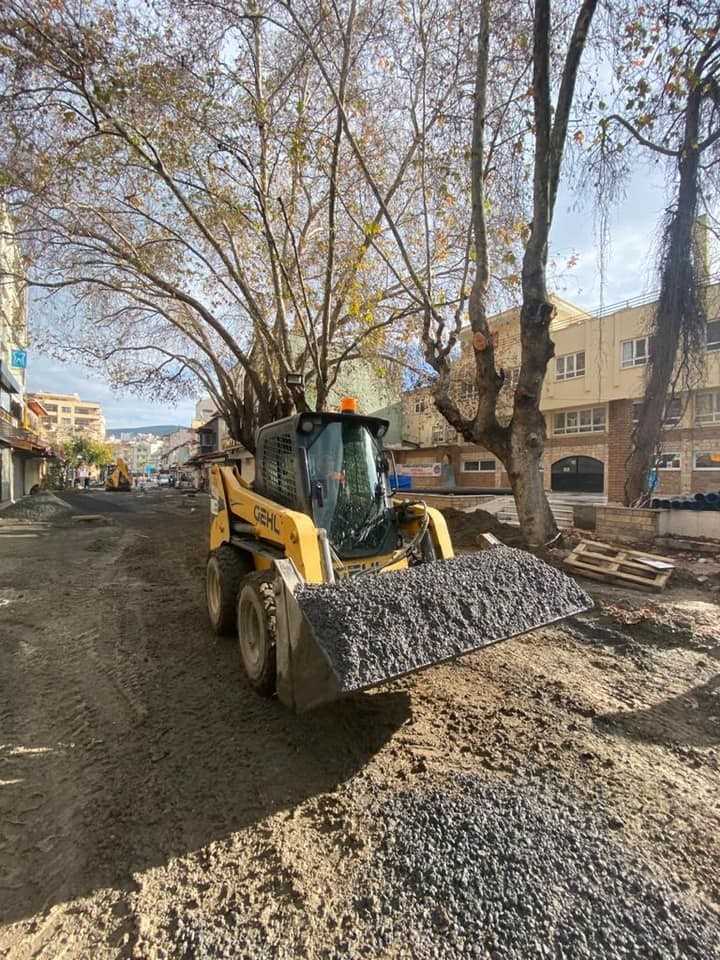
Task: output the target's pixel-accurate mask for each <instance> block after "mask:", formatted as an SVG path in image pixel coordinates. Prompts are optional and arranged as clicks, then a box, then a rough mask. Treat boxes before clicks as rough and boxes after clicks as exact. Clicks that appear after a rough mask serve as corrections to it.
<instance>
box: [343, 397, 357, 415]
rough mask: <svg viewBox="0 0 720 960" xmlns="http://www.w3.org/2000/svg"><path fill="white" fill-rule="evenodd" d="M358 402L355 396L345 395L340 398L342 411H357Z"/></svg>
mask: <svg viewBox="0 0 720 960" xmlns="http://www.w3.org/2000/svg"><path fill="white" fill-rule="evenodd" d="M357 412H358V402H357V400H356V399H355V397H343V398H342V399H341V400H340V413H357Z"/></svg>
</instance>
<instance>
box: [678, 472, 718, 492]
mask: <svg viewBox="0 0 720 960" xmlns="http://www.w3.org/2000/svg"><path fill="white" fill-rule="evenodd" d="M682 492H683V493H685V492H688V491H682ZM689 492H690V493H710V492H712V493H718V492H720V470H693V471H692V482H691V484H690V491H689Z"/></svg>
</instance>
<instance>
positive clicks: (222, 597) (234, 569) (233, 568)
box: [205, 543, 253, 637]
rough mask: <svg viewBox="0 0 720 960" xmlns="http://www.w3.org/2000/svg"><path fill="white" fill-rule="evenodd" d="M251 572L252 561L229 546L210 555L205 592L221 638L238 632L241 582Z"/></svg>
mask: <svg viewBox="0 0 720 960" xmlns="http://www.w3.org/2000/svg"><path fill="white" fill-rule="evenodd" d="M252 569H253V566H252V561H251V560H250V559H249V558H248V557H247V556H245V555H244V554H243V553H241V552H240V551H239V550H236V549H235V547H231V546H229V545H228V544H226V543H225V544H223V545H222V546H221V547H219V548H218V549H217V550H215V551H214V552H213V553H211V554H210V556H209V558H208V562H207V573H206V579H205V590H206V594H207V608H208V616H209V617H210V623H211V624H212V628H213V630H214V631H215V633H216V634H217V635H218V636H221V637H222V636H231V635H232V634H233V633H234V632H235V610H236V604H237V597H238V590H239V589H240V581H241V580H242V578H243V577H244V576H246V575H247V574H248V573H250V572H251V570H252Z"/></svg>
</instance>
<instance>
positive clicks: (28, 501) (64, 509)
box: [0, 490, 73, 520]
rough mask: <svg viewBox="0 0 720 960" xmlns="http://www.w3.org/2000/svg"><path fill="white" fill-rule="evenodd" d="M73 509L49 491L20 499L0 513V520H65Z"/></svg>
mask: <svg viewBox="0 0 720 960" xmlns="http://www.w3.org/2000/svg"><path fill="white" fill-rule="evenodd" d="M72 512H73V508H72V507H71V506H70V505H69V504H67V503H65V501H64V500H61V499H60V497H56V496H55V494H54V493H50V491H49V490H43V491H42V492H41V493H36V494H33V496H29V497H22V498H21V499H20V500H16V502H15V503H13V504H11V505H10V506H9V507H6V508H5V509H4V510H2V511H0V519H2V520H5V519H8V520H62V519H67V517H68V515H69V514H71V513H72Z"/></svg>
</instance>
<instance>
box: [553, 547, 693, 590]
mask: <svg viewBox="0 0 720 960" xmlns="http://www.w3.org/2000/svg"><path fill="white" fill-rule="evenodd" d="M565 566H566V567H567V568H568V570H570V571H571V572H572V573H575V574H578V575H580V576H583V577H588V578H590V579H591V580H599V581H601V582H602V583H612V582H613V581H618V580H619V581H622V582H623V583H627V584H628V585H629V586H642V587H645V588H647V589H650V590H664V589H665V586H666V584H667V582H668V580H669V579H670V575H671V574H672V572H673V570H674V569H675V565H674V564H673V563H672V562H671V561H670V560H668V559H667V557H659V556H656V555H655V554H652V553H643V552H641V551H640V550H630V549H628V548H624V547H623V548H621V547H613V546H611V545H610V544H608V543H600V542H599V541H597V540H581V541H580V543H578V544H577V546H576V547H575V548H574V549H573V551H572V553H571V554H570V555H569V556H568V557H567V558H566V559H565Z"/></svg>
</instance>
